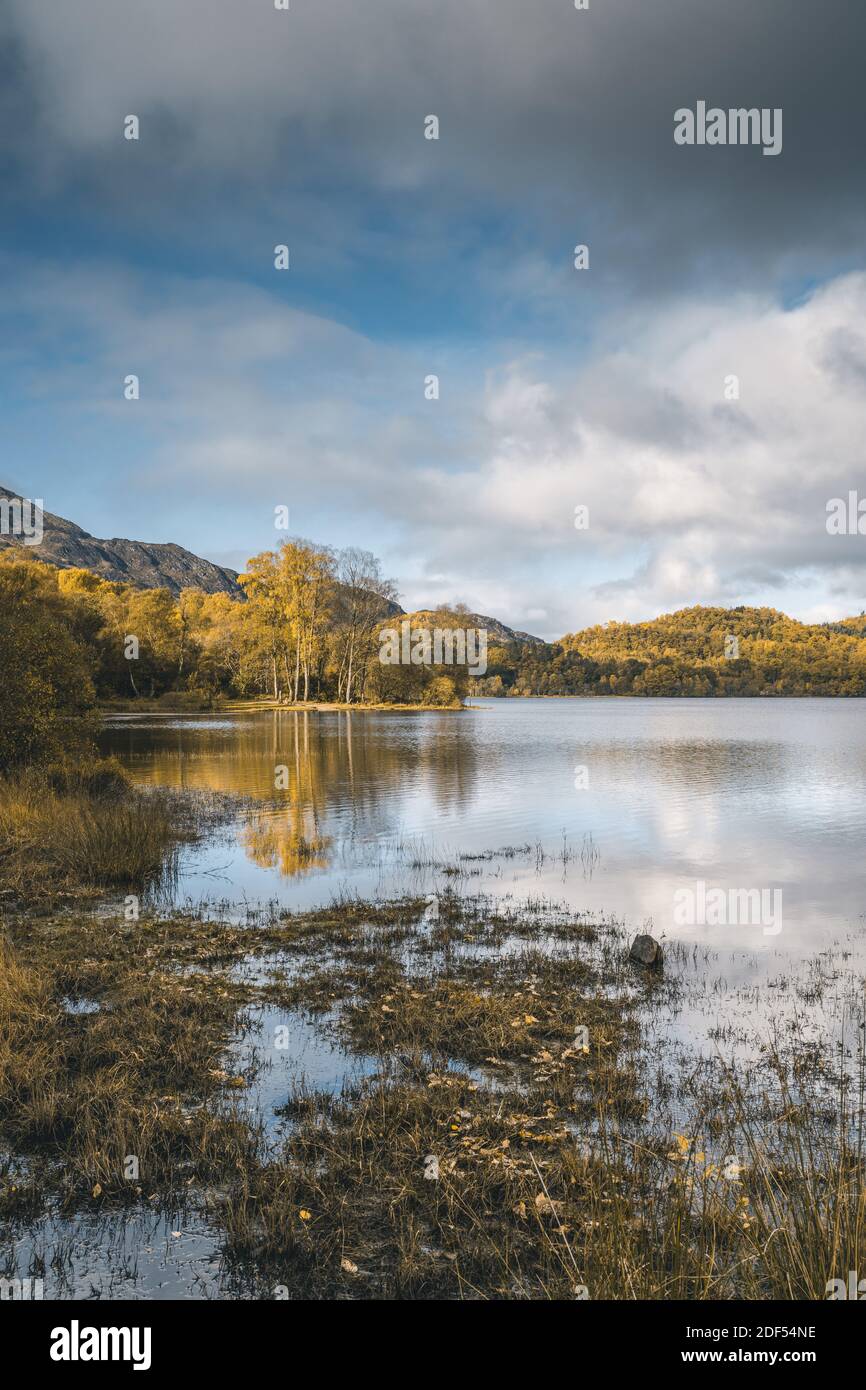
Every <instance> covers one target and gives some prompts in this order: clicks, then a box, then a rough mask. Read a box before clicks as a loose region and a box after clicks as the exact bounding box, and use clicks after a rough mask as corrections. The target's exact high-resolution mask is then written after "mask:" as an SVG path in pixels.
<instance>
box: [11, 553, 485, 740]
mask: <svg viewBox="0 0 866 1390" xmlns="http://www.w3.org/2000/svg"><path fill="white" fill-rule="evenodd" d="M239 582H240V585H241V589H242V592H241V593H240V594H239V595H238V597H236V598H235V597H232V596H231V595H229V594H225V593H218V594H207V593H204V592H203V591H202V590H200V589H194V588H190V589H184V590H182V591H181V593H180V594H179V595H178V596H175V595H173V594H172V593H171V592H170V591H169V590H168V589H141V588H137V587H136V586H134V585H131V584H123V583H117V582H113V581H109V580H105V579H102V578H100V577H99V576H98V575H96V574H93V573H92V572H91V571H89V570H85V569H76V568H70V569H58V568H55V567H54V566H52V565H47V564H43V563H41V562H39V561H37V560H35V559H34V558H33V557H32V555H30V554H29V553H28V552H24V551H22V550H20V549H18V548H15V549H11V548H10V549H9V550H7V551H4V552H3V553H2V554H0V648H2V652H3V667H4V670H3V680H2V683H0V726H2V733H0V767H2V766H4V765H8V764H9V763H10V762H14V761H28V760H29V759H30V757H32V756H33V754H34V751H35V750H36V749H37V748H41V749H42V750H43V752H44V753H45V754H46V755H47V756H52V755H53V753H54V752H56V751H57V748H58V747H59V746H60V745H61V744H62V743H63V741H64V738H65V737H67V736H68V735H70V731H71V729H72V727H73V723H74V720H73V722H72V723H71V722H70V716H74V719H80V718H83V717H84V716H85V715H86V712H87V711H88V710H92V709H93V708H94V706H95V705H96V704H97V703H98V702H99V701H105V700H112V699H118V698H122V699H132V700H138V699H159V698H160V697H164V696H167V695H171V696H178V697H189V699H190V700H191V701H196V702H201V701H204V702H207V701H208V700H215V699H219V698H222V697H232V698H256V697H262V696H267V697H269V698H271V699H275V700H278V701H281V702H293V703H296V702H299V701H309V700H317V701H334V702H338V703H340V704H346V705H353V704H370V703H395V704H415V703H417V704H421V705H430V706H451V705H458V704H460V702H461V701H462V699H463V697H464V695H465V694H466V691H467V684H468V678H467V675H466V672H465V670H462V669H460V668H459V667H448V668H447V669H446V668H444V667H441V666H439V667H436V666H435V665H432V664H426V665H408V666H407V665H399V664H398V665H383V664H382V663H381V662H380V660H379V652H380V632H381V630H382V628H383V626H386V625H387V624H388V623H389V622H393V621H395V615H396V614H400V613H401V612H402V610H401V609H400V608H399V607H398V605H397V602H396V598H397V592H396V587H395V585H394V583H393V582H392V581H391V580H389V579H387V578H385V577H384V576H383V575H382V572H381V566H380V563H379V561H378V560H377V559H376V557H375V556H374V555H372V554H371V553H370V552H369V551H365V550H360V549H357V548H354V547H350V548H348V549H345V550H341V551H334V550H331V549H330V548H328V547H325V546H319V545H315V544H313V543H311V542H308V541H304V540H287V541H285V542H284V543H283V544H282V545H281V546H280V547H279V548H278V549H276V550H273V551H264V552H262V553H261V554H259V555H255V556H253V557H252V559H251V560H250V561H249V564H248V566H247V570H246V573H245V574H243V575H241V576H240V580H239ZM434 616H435V618H436V620H437V621H438V623H439V624H440V625H441V626H457V625H459V624H460V621H461V613H460V611H459V610H454V611H452V610H438V611H437V613H436V614H435V615H434ZM64 731H65V732H64Z"/></svg>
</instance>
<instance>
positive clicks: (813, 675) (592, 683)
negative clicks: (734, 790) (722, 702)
mask: <svg viewBox="0 0 866 1390" xmlns="http://www.w3.org/2000/svg"><path fill="white" fill-rule="evenodd" d="M490 658H491V659H490V663H489V670H488V675H487V677H486V678H485V679H484V680H483V681H479V682H477V693H479V694H486V695H864V694H866V615H863V614H861V615H860V617H856V618H846V619H844V620H843V621H840V622H835V623H820V624H808V623H801V622H798V621H797V620H796V619H795V618H789V617H787V616H786V615H785V614H784V613H779V612H777V611H776V610H775V609H773V608H702V607H696V608H683V609H680V610H679V611H678V612H676V613H666V614H664V615H663V616H661V617H659V618H654V619H653V620H652V621H650V622H645V623H606V624H604V625H603V626H601V627H591V628H586V629H585V630H584V631H583V632H575V633H570V634H568V635H567V636H565V637H563V638H561V640H560V641H559V642H555V643H553V644H551V645H548V646H544V647H534V648H530V647H522V648H514V647H512V648H510V649H509V648H505V647H496V648H494V649H493V650H492V651H491V653H490Z"/></svg>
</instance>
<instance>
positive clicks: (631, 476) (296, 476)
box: [5, 268, 866, 635]
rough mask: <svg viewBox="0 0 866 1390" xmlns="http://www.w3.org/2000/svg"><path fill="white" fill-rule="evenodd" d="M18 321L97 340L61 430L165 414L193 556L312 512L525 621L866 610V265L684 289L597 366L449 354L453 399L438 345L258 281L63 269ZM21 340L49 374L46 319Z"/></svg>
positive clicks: (337, 533)
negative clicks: (766, 283) (375, 331)
mask: <svg viewBox="0 0 866 1390" xmlns="http://www.w3.org/2000/svg"><path fill="white" fill-rule="evenodd" d="M5 310H6V312H7V313H8V314H10V315H12V316H14V318H15V320H16V321H17V322H19V323H20V322H26V323H27V324H28V325H29V332H30V335H31V338H32V340H33V342H35V343H37V344H44V343H45V342H46V340H47V334H48V330H49V328H51V327H55V328H56V327H57V326H58V325H62V326H63V329H64V333H65V335H66V336H71V337H74V338H75V340H76V341H78V342H80V343H84V344H86V348H87V350H86V352H84V354H83V361H82V362H79V363H75V364H69V363H65V364H63V365H62V366H61V367H59V368H58V372H59V380H58V379H54V380H53V382H52V391H53V394H54V396H55V397H56V396H57V395H58V394H59V395H60V397H61V399H62V402H63V404H62V406H58V405H57V404H56V402H55V404H54V406H53V407H52V409H53V410H54V411H55V412H59V414H58V416H57V419H58V421H59V420H60V419H61V417H62V418H63V419H64V420H66V421H69V420H70V419H75V420H78V421H79V422H81V421H82V420H84V422H85V427H86V428H89V429H91V430H92V432H93V436H94V438H95V439H96V438H99V437H101V436H102V435H104V433H105V431H109V432H110V434H111V437H112V438H114V437H117V434H118V432H121V433H122V434H123V435H124V436H125V437H127V438H128V437H129V434H130V432H133V433H138V432H140V431H144V432H145V433H146V438H147V444H148V463H147V466H146V467H145V468H144V469H143V470H142V472H141V473H140V474H139V476H138V478H137V480H136V482H135V484H134V487H135V496H136V498H137V502H136V515H137V516H138V517H139V519H140V520H141V518H143V517H144V518H146V517H147V515H148V510H150V511H151V512H152V513H153V514H154V515H155V512H156V509H157V508H162V509H166V508H167V509H168V510H169V512H170V513H171V514H172V515H174V516H179V517H185V518H186V520H187V529H186V530H185V532H184V534H183V535H182V536H178V537H176V538H177V539H181V540H183V541H184V543H186V544H190V545H192V546H193V548H195V546H196V545H199V546H201V545H202V540H203V538H208V539H206V540H204V545H205V548H207V547H208V546H209V547H210V548H211V549H214V548H216V549H221V550H229V549H231V550H233V551H235V550H237V548H238V546H239V545H241V544H242V543H243V542H244V541H246V543H247V545H248V548H249V549H250V550H253V549H257V548H261V546H262V545H264V544H273V534H272V533H268V531H267V530H266V527H267V525H268V518H270V517H271V516H272V512H273V507H274V506H275V505H276V504H278V503H287V504H288V505H289V506H290V508H291V511H292V517H293V525H295V526H296V527H297V529H299V530H301V531H303V532H304V533H305V534H310V535H314V536H316V537H317V538H318V539H321V540H323V541H330V542H332V543H336V544H345V543H348V542H349V541H350V540H355V541H358V542H360V543H363V544H366V545H369V546H370V547H371V548H373V549H378V550H380V551H381V550H384V552H385V558H386V564H387V567H388V568H389V570H391V571H392V572H396V573H397V574H398V575H399V577H400V579H401V580H402V583H403V589H404V594H405V595H406V597H407V599H408V600H409V601H410V602H411V603H412V606H418V605H420V604H422V603H425V602H426V603H429V602H431V601H433V600H443V601H444V600H456V599H464V600H465V601H467V602H468V603H469V604H470V606H472V607H473V608H476V609H479V610H481V611H491V612H494V613H495V612H497V611H501V612H503V613H506V614H507V615H508V617H509V618H510V619H511V620H512V621H514V622H516V623H518V624H519V625H525V626H531V624H532V621H533V619H532V617H531V615H532V614H534V613H539V612H541V611H543V612H544V613H545V614H547V615H548V617H547V623H548V624H549V626H547V627H546V631H547V632H548V633H550V634H551V635H557V634H558V632H561V631H564V630H566V629H567V628H571V627H574V626H578V625H582V624H583V623H585V622H588V621H594V620H604V619H607V618H610V617H620V618H623V617H644V616H649V615H651V614H653V613H655V612H657V611H659V610H660V609H664V608H671V607H676V606H682V605H685V604H689V603H693V602H705V603H714V602H719V603H737V602H750V601H760V602H766V601H773V602H776V603H778V604H779V606H784V605H785V603H786V602H787V601H788V595H789V594H791V595H793V594H796V595H802V596H803V598H804V601H805V596H806V595H808V602H809V603H810V604H812V605H815V604H818V605H820V604H830V603H831V601H832V605H833V607H834V609H835V611H836V612H837V613H839V612H841V611H847V610H850V611H857V610H859V608H860V607H861V606H862V599H861V594H862V587H863V582H864V578H866V566H864V561H866V545H864V540H863V538H862V537H858V536H853V537H835V536H829V535H828V534H827V531H826V525H825V522H826V503H827V501H828V499H829V498H831V497H835V496H846V495H847V492H848V490H849V489H850V488H856V487H857V485H858V482H860V481H861V480H862V477H863V460H862V442H861V441H862V439H863V438H864V436H866V398H864V395H863V392H862V390H860V389H858V375H857V372H856V370H854V371H853V372H852V370H851V363H852V362H854V363H855V364H856V363H857V362H858V361H859V358H858V357H857V353H858V351H859V343H860V336H859V334H860V329H859V325H860V324H861V323H862V322H863V319H864V315H866V274H851V275H847V276H844V277H839V278H838V279H837V280H835V281H833V282H831V283H829V284H827V285H825V286H823V287H822V288H820V289H818V290H816V291H815V292H814V293H813V294H812V295H811V296H810V297H809V298H808V299H807V300H805V301H804V302H802V303H800V304H799V305H797V306H796V307H792V308H787V309H786V308H784V307H780V306H779V305H778V304H774V303H773V302H772V301H770V300H769V299H768V298H767V297H765V296H748V295H741V296H740V297H739V298H737V299H736V300H735V301H730V302H726V303H721V302H719V303H716V304H710V305H707V304H706V303H705V302H704V301H699V302H697V303H695V302H683V303H677V304H675V305H671V306H670V308H669V309H668V310H667V311H665V312H658V313H656V314H655V315H653V316H652V318H650V319H647V320H646V321H645V322H644V323H643V326H642V327H640V326H637V325H636V323H635V322H633V321H630V322H629V323H628V329H629V336H628V341H627V345H625V343H624V342H623V340H622V338H621V334H622V331H623V329H624V328H625V326H626V324H625V321H623V322H622V323H620V324H619V325H618V326H617V325H616V324H614V323H612V322H611V323H610V324H608V325H607V328H606V337H607V340H608V342H607V346H605V345H604V344H603V343H602V344H599V345H598V347H597V350H596V351H594V352H593V353H592V354H590V357H589V359H588V360H587V362H586V363H584V364H583V365H582V366H581V367H580V369H575V366H574V363H573V362H572V360H571V358H570V356H569V355H568V354H558V355H556V354H553V353H550V354H541V353H538V354H534V355H531V356H528V357H527V356H519V357H517V358H514V359H513V360H506V361H505V362H503V363H502V364H501V365H500V366H499V367H497V368H495V369H490V368H486V367H485V365H484V363H483V362H482V361H479V360H475V359H472V358H471V357H470V358H466V359H465V360H463V361H462V362H460V363H458V362H457V361H456V360H449V363H448V367H449V368H450V369H449V370H446V371H445V372H444V374H443V379H442V397H441V399H440V400H439V401H436V402H430V401H426V400H425V399H424V394H423V382H424V376H425V369H426V365H427V364H426V363H425V362H424V360H423V359H422V357H421V356H420V355H419V354H418V352H417V350H416V348H415V347H412V346H409V347H396V346H395V347H390V348H383V347H382V346H381V345H378V344H373V343H371V342H370V341H369V340H368V339H367V338H366V337H365V336H364V335H362V334H359V333H357V332H355V331H353V330H351V329H349V328H347V327H346V326H344V325H342V324H339V323H337V322H335V321H333V320H329V319H326V318H324V317H322V316H316V315H311V314H308V313H305V312H301V311H298V310H296V309H294V308H292V307H291V306H289V305H286V304H284V303H282V302H281V301H280V299H279V297H278V296H277V295H276V294H272V295H270V296H268V295H265V294H264V293H263V292H262V291H260V290H258V289H256V288H254V287H253V288H250V287H247V286H243V285H230V286H226V285H225V284H224V283H219V284H209V283H206V282H204V283H193V284H189V283H186V282H183V281H179V280H177V279H176V278H174V277H168V278H166V279H165V280H164V281H163V282H162V283H160V284H155V282H154V279H153V277H152V276H149V277H147V279H146V281H139V280H137V279H136V278H135V277H133V276H130V275H129V274H128V273H127V272H124V271H112V272H108V271H106V270H105V269H104V268H103V269H101V270H98V271H97V270H90V271H88V272H86V273H81V274H78V275H71V274H69V273H68V272H65V271H63V272H61V271H57V270H54V271H50V270H46V269H39V270H33V271H31V273H30V274H23V275H21V276H20V277H18V287H17V289H16V291H15V293H14V294H13V296H12V298H11V300H10V301H9V302H7V304H6V306H5ZM19 350H20V354H21V358H20V362H19V371H20V372H21V373H22V380H24V381H27V380H30V379H31V372H32V368H31V362H32V360H33V357H34V354H33V352H32V351H31V349H30V346H29V344H28V338H27V335H24V336H23V337H22V338H21V341H20V344H19ZM131 370H136V371H137V372H138V373H139V374H140V378H141V382H142V399H141V401H140V402H137V403H134V404H131V403H128V402H125V401H123V400H122V391H121V383H122V380H123V377H124V375H125V374H126V372H127V371H131ZM64 373H65V374H67V375H68V380H66V382H65V389H64V390H60V391H58V388H59V386H61V385H63V383H64ZM732 375H735V376H736V377H737V378H738V381H739V399H738V400H727V399H725V390H726V383H727V382H729V381H730V379H731V377H732ZM43 377H44V368H42V367H40V369H39V372H38V374H37V376H36V378H35V383H36V385H37V386H39V387H40V388H41V386H42V385H43ZM36 408H38V410H39V411H40V412H43V413H44V411H45V409H46V405H45V402H44V399H43V397H42V394H41V392H40V394H39V395H38V396H37V400H36ZM58 432H59V433H61V434H62V433H63V429H62V428H61V427H60V426H59V424H58ZM58 484H59V486H61V488H62V487H64V486H66V487H68V486H69V482H68V481H67V482H65V483H64V481H63V469H62V468H61V469H59V470H58ZM579 504H581V505H586V506H588V508H589V514H590V526H589V529H588V530H586V531H580V530H576V529H575V526H574V515H575V507H576V506H577V505H579ZM46 505H48V503H47V502H46ZM52 510H62V508H61V507H60V506H53V505H52ZM74 511H75V508H73V512H74ZM75 519H76V520H79V521H80V522H81V523H82V524H84V525H85V526H87V527H88V529H93V526H92V525H91V524H90V523H89V521H88V518H87V517H86V516H82V515H76V516H75ZM130 529H136V528H132V527H130ZM154 538H155V537H154Z"/></svg>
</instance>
